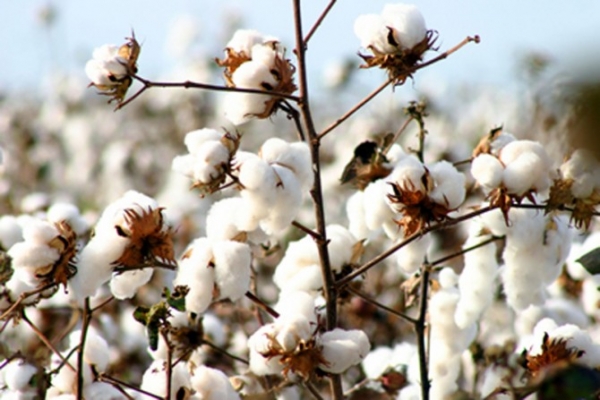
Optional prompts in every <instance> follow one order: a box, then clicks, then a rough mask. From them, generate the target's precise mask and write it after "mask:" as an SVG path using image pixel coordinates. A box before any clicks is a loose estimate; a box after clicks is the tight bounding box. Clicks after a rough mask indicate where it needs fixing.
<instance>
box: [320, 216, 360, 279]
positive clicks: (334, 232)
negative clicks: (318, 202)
mask: <svg viewBox="0 0 600 400" xmlns="http://www.w3.org/2000/svg"><path fill="white" fill-rule="evenodd" d="M326 232H327V238H328V239H329V244H328V249H329V261H330V263H331V268H332V269H333V270H334V271H336V272H339V271H341V269H342V267H343V266H344V265H347V264H349V263H350V260H351V258H352V253H353V248H354V245H356V243H357V242H358V241H357V240H356V238H355V237H354V236H353V235H352V234H351V233H350V232H349V231H348V230H347V229H346V228H344V227H343V226H341V225H329V226H327V228H326Z"/></svg>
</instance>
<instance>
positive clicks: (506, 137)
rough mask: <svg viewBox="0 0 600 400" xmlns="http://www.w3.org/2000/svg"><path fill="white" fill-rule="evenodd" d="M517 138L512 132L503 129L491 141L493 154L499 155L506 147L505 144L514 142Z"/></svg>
mask: <svg viewBox="0 0 600 400" xmlns="http://www.w3.org/2000/svg"><path fill="white" fill-rule="evenodd" d="M516 140H517V138H516V137H515V135H513V134H512V133H508V132H506V131H502V132H501V133H500V134H499V135H497V136H496V137H495V138H494V139H493V140H492V142H491V143H490V147H491V153H492V155H494V156H498V155H499V153H500V150H502V149H503V148H504V146H506V145H507V144H509V143H511V142H514V141H516Z"/></svg>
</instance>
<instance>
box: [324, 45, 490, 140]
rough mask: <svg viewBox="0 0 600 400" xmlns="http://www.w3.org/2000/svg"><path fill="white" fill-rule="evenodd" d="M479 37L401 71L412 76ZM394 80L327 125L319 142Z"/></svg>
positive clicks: (392, 79)
mask: <svg viewBox="0 0 600 400" xmlns="http://www.w3.org/2000/svg"><path fill="white" fill-rule="evenodd" d="M479 40H480V39H479V36H478V35H475V36H473V37H471V36H467V37H466V38H465V39H464V40H463V41H462V42H460V43H459V44H457V45H456V46H454V47H452V48H451V49H449V50H446V51H445V52H443V53H442V54H440V55H439V56H437V57H435V58H432V59H431V60H429V61H426V62H424V63H422V64H419V65H416V66H414V67H412V68H408V69H407V70H406V71H403V72H402V73H403V74H412V73H413V72H415V71H418V70H420V69H423V68H425V67H428V66H430V65H432V64H435V63H437V62H439V61H441V60H443V59H445V58H447V57H448V56H450V55H451V54H452V53H454V52H456V51H458V50H459V49H460V48H461V47H463V46H465V45H466V44H467V43H469V42H475V43H479ZM394 80H396V77H395V76H394V77H391V78H389V79H388V80H387V81H385V82H384V83H382V84H381V85H380V86H379V87H378V88H377V89H375V90H373V91H372V92H371V93H370V94H368V95H367V97H365V98H364V99H362V100H361V101H360V102H358V104H356V105H355V106H354V107H352V108H351V109H350V110H348V111H347V112H346V113H345V114H344V115H342V116H341V117H339V118H338V119H337V120H336V121H335V122H333V123H332V124H331V125H329V126H328V127H327V128H325V129H324V130H323V131H322V132H321V133H319V135H318V136H317V138H318V139H319V140H321V139H322V138H323V137H324V136H325V135H327V134H328V133H329V132H331V131H332V130H334V129H335V128H337V127H338V126H339V125H341V124H342V123H343V122H344V121H346V120H347V119H348V118H350V117H351V116H352V114H354V113H355V112H357V111H358V110H360V109H361V108H362V107H363V106H364V105H365V104H367V103H368V102H369V101H371V100H372V99H373V98H374V97H375V96H377V95H378V94H379V93H381V92H382V91H383V89H385V88H386V87H387V86H388V85H389V84H390V83H392V82H394Z"/></svg>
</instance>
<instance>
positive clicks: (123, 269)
mask: <svg viewBox="0 0 600 400" xmlns="http://www.w3.org/2000/svg"><path fill="white" fill-rule="evenodd" d="M146 268H162V269H168V270H169V271H177V265H173V264H169V263H163V262H160V261H158V260H153V261H150V262H148V263H144V264H141V265H134V266H123V265H117V266H116V267H114V268H113V272H117V273H120V272H130V271H139V270H142V269H146Z"/></svg>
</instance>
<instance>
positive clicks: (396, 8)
mask: <svg viewBox="0 0 600 400" xmlns="http://www.w3.org/2000/svg"><path fill="white" fill-rule="evenodd" d="M381 15H382V16H383V18H384V20H385V26H388V27H391V28H393V34H394V38H395V39H396V42H397V43H398V44H399V46H398V47H400V48H401V49H403V50H409V49H412V48H413V47H414V46H416V45H417V44H419V43H420V42H421V41H423V39H425V35H426V34H427V27H426V26H425V18H423V14H421V12H420V11H419V9H418V8H417V7H416V6H414V5H412V4H402V3H398V4H386V5H385V6H384V7H383V11H382V13H381Z"/></svg>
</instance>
